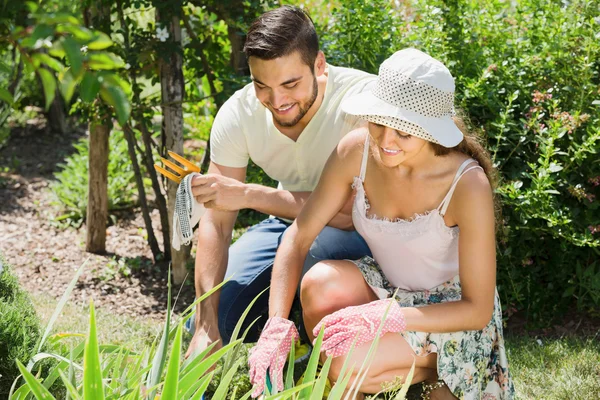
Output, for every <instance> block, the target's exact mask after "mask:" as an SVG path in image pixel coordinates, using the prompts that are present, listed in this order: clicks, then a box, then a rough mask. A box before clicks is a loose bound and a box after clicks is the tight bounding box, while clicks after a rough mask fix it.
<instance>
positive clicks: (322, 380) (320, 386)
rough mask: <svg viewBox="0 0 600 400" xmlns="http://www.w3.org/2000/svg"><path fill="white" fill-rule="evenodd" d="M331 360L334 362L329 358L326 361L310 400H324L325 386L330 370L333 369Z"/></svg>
mask: <svg viewBox="0 0 600 400" xmlns="http://www.w3.org/2000/svg"><path fill="white" fill-rule="evenodd" d="M331 360H333V359H332V358H331V357H327V360H325V364H323V368H322V369H321V373H320V374H319V378H318V379H317V382H316V383H315V387H314V389H313V391H312V393H311V395H310V400H321V399H322V398H323V393H325V386H326V385H327V379H328V375H329V368H330V367H331Z"/></svg>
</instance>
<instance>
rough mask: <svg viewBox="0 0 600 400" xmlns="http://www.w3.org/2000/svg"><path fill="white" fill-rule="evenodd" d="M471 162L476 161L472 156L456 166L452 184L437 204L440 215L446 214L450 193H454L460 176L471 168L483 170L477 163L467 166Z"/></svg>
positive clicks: (450, 197)
mask: <svg viewBox="0 0 600 400" xmlns="http://www.w3.org/2000/svg"><path fill="white" fill-rule="evenodd" d="M471 163H477V161H475V160H474V159H472V158H469V159H467V160H465V161H464V162H463V163H462V164H461V165H460V167H458V170H457V171H456V175H454V180H453V181H452V186H450V190H448V193H447V194H446V196H445V197H444V199H443V200H442V202H441V203H440V205H439V206H438V210H440V214H441V215H442V216H444V215H446V211H447V210H448V205H449V204H450V200H451V199H452V195H453V194H454V190H455V189H456V185H457V184H458V181H460V178H462V177H463V175H464V174H466V173H467V172H469V171H470V170H472V169H476V168H479V169H481V170H483V168H481V166H480V165H479V164H477V165H471V166H470V167H469V164H471ZM467 167H468V168H467Z"/></svg>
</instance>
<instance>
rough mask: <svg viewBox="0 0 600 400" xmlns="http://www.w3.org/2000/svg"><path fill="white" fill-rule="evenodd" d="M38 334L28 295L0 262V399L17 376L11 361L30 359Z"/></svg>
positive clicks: (17, 372)
mask: <svg viewBox="0 0 600 400" xmlns="http://www.w3.org/2000/svg"><path fill="white" fill-rule="evenodd" d="M2 264H3V262H2V258H1V257H0V265H2ZM40 335H41V333H40V323H39V320H38V318H37V315H36V314H35V310H34V308H33V304H31V300H30V299H29V296H28V295H27V293H26V292H24V291H23V290H22V289H21V288H20V287H19V283H18V280H17V278H16V276H15V275H14V274H13V273H12V271H11V269H10V268H9V267H8V266H7V265H4V267H2V268H0V398H3V399H4V398H7V397H8V392H9V391H10V386H11V385H12V382H13V380H14V379H15V378H16V377H17V376H18V375H19V370H18V368H17V364H16V362H15V361H16V360H17V359H20V360H28V359H29V358H31V356H32V355H33V353H34V350H35V345H36V343H37V341H38V339H39V338H40Z"/></svg>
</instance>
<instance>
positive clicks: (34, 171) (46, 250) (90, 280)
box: [0, 125, 194, 320]
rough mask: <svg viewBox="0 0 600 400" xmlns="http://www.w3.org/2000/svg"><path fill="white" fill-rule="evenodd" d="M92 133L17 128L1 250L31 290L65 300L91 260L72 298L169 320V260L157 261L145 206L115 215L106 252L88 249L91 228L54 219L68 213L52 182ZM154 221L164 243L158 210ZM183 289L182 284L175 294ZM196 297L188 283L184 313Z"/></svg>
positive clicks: (6, 166) (1, 167) (7, 169)
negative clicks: (87, 234)
mask: <svg viewBox="0 0 600 400" xmlns="http://www.w3.org/2000/svg"><path fill="white" fill-rule="evenodd" d="M85 134H86V133H85V131H84V130H79V131H75V132H72V133H69V134H64V135H59V134H52V133H50V132H48V131H46V130H45V129H40V127H39V126H37V127H36V126H31V125H30V126H29V127H28V128H25V129H15V130H13V132H12V134H11V138H10V140H9V142H8V143H6V144H5V146H4V147H3V148H2V149H0V253H2V254H3V255H4V257H5V259H6V261H7V263H8V264H11V265H12V266H13V267H14V269H15V272H16V274H17V276H18V277H19V280H20V282H21V284H22V286H23V287H24V288H25V289H26V290H27V291H28V292H29V293H31V294H32V295H34V296H35V295H36V294H38V293H45V294H50V295H51V296H53V297H54V298H57V299H58V298H60V297H61V296H62V294H63V293H64V292H65V290H66V288H67V286H68V284H69V282H70V281H71V280H72V278H73V276H74V275H75V273H76V271H77V269H78V268H79V266H81V265H82V264H83V262H84V261H85V260H86V259H88V257H89V261H88V264H87V266H86V267H85V269H84V271H83V274H82V275H81V277H80V278H79V281H78V284H77V286H76V288H75V290H74V291H73V293H72V295H71V301H73V302H75V303H77V304H83V305H85V304H89V301H90V299H93V300H94V303H95V305H96V307H97V308H102V309H105V310H110V311H111V312H115V313H118V314H124V315H130V316H144V317H146V318H153V319H157V320H164V316H165V312H166V304H167V269H168V264H167V263H165V262H159V263H154V262H153V259H152V253H151V251H150V248H149V246H148V244H147V242H146V240H145V238H144V234H145V226H144V221H143V219H142V214H141V211H140V209H139V207H138V208H132V209H129V210H123V211H119V212H118V213H116V214H114V213H113V217H112V218H111V219H112V220H113V221H116V223H114V224H112V225H111V226H109V227H108V228H107V231H106V233H107V236H106V254H102V255H96V254H90V253H86V252H85V225H82V226H80V227H67V228H65V227H61V226H60V225H58V224H57V223H56V222H53V221H55V219H56V216H58V215H60V212H59V209H58V208H57V206H56V205H53V204H52V202H53V196H52V192H51V190H50V187H49V185H50V183H51V182H52V180H53V179H54V177H53V173H54V172H56V171H57V170H58V169H59V168H60V166H59V164H60V163H62V162H64V160H65V158H66V157H67V156H68V154H70V153H71V152H72V151H74V149H73V147H72V144H73V143H75V142H76V141H77V139H79V138H80V137H82V136H84V135H85ZM123 162H129V160H123ZM152 222H153V225H154V229H155V234H156V236H157V238H158V239H159V242H162V233H161V231H160V219H159V215H158V210H154V211H153V212H152ZM161 247H162V246H161ZM121 259H122V260H123V261H121V264H126V265H128V266H129V269H130V270H131V271H130V276H128V277H127V276H124V275H123V273H122V272H123V268H122V267H121V272H119V268H120V267H119V260H121ZM107 265H108V266H109V267H107ZM189 279H191V278H189ZM179 289H180V288H179V287H174V288H173V293H174V294H175V295H176V294H177V292H178V291H179ZM193 299H194V289H193V285H192V284H191V283H189V282H188V284H187V285H184V286H183V288H181V293H180V295H179V299H178V302H177V306H176V310H179V311H181V310H183V309H184V308H185V307H186V306H188V305H189V304H190V303H191V302H192V301H193Z"/></svg>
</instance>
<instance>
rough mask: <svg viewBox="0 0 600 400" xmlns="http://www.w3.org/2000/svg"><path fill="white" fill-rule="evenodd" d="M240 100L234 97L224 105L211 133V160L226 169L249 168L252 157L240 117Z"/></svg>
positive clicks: (216, 117)
mask: <svg viewBox="0 0 600 400" xmlns="http://www.w3.org/2000/svg"><path fill="white" fill-rule="evenodd" d="M238 102H239V100H238V99H237V98H236V97H232V98H230V99H229V100H227V101H226V102H225V104H223V106H222V107H221V109H220V110H219V112H217V115H216V116H215V121H214V122H213V125H212V129H211V131H210V160H211V161H212V162H214V163H216V164H219V165H223V166H225V167H232V168H243V167H246V166H248V160H249V159H250V156H249V154H248V146H247V143H246V137H245V135H244V132H243V130H242V124H241V121H240V117H239V115H238V109H239V107H241V106H240V105H238V104H237V103H238Z"/></svg>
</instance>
